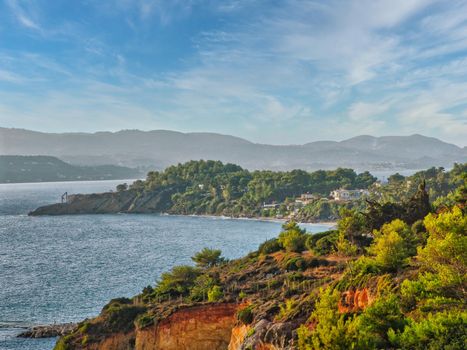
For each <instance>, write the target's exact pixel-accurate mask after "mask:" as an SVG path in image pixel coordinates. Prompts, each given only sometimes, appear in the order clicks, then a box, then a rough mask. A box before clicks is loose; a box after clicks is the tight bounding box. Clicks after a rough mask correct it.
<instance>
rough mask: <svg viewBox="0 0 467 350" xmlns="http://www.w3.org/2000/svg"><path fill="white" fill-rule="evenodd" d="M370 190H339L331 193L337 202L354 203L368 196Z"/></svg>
mask: <svg viewBox="0 0 467 350" xmlns="http://www.w3.org/2000/svg"><path fill="white" fill-rule="evenodd" d="M369 194H370V192H368V190H345V189H342V188H340V189H338V190H334V191H332V192H331V197H332V198H334V200H336V201H353V200H357V199H360V198H362V197H365V196H368V195H369Z"/></svg>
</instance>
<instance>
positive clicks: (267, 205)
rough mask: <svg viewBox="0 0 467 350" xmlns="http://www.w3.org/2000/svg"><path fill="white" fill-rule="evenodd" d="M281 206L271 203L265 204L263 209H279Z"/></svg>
mask: <svg viewBox="0 0 467 350" xmlns="http://www.w3.org/2000/svg"><path fill="white" fill-rule="evenodd" d="M279 205H280V204H277V203H270V204H266V203H263V209H276V208H279Z"/></svg>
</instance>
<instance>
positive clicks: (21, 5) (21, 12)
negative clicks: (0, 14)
mask: <svg viewBox="0 0 467 350" xmlns="http://www.w3.org/2000/svg"><path fill="white" fill-rule="evenodd" d="M6 3H7V5H8V7H9V8H10V10H11V13H12V14H13V16H14V17H15V18H16V20H17V21H18V23H20V24H21V25H22V26H24V27H26V28H29V29H35V30H40V29H41V27H40V26H39V24H38V23H37V21H36V19H35V18H34V17H36V16H37V15H36V14H35V13H34V12H33V11H34V10H33V8H32V6H31V4H30V3H27V2H20V1H18V0H6ZM28 5H29V6H28Z"/></svg>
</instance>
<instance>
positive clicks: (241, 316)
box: [237, 305, 254, 325]
mask: <svg viewBox="0 0 467 350" xmlns="http://www.w3.org/2000/svg"><path fill="white" fill-rule="evenodd" d="M252 309H253V307H252V306H251V305H249V306H247V307H244V308H243V309H240V310H238V312H237V319H238V320H239V321H240V322H241V323H243V324H245V325H246V324H250V323H251V322H253V318H254V315H253V310H252Z"/></svg>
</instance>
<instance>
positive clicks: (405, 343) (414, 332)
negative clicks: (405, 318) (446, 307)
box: [388, 311, 467, 350]
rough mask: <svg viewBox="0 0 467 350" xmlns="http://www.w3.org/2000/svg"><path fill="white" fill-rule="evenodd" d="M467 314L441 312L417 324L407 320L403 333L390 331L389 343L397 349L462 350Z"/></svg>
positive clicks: (464, 344)
mask: <svg viewBox="0 0 467 350" xmlns="http://www.w3.org/2000/svg"><path fill="white" fill-rule="evenodd" d="M466 325H467V313H466V312H465V311H451V312H442V313H437V314H434V315H429V316H428V317H427V318H426V319H424V320H421V321H419V322H415V321H412V320H409V324H408V325H407V326H406V327H405V328H404V331H403V332H396V331H394V330H390V331H389V333H388V335H389V339H390V341H391V343H392V344H393V345H394V346H395V347H397V348H398V349H407V350H408V349H410V350H427V349H433V350H435V349H449V350H463V349H465V348H466V345H467V329H466Z"/></svg>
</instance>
